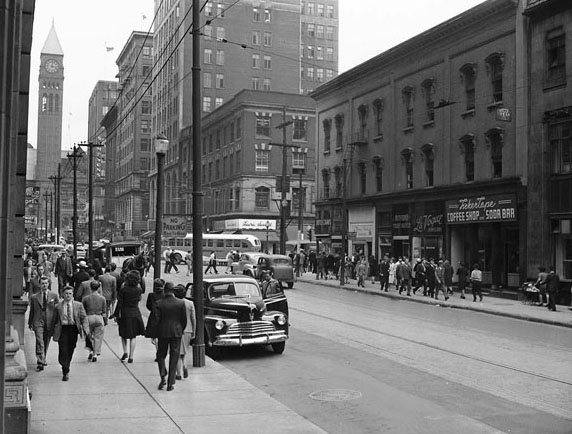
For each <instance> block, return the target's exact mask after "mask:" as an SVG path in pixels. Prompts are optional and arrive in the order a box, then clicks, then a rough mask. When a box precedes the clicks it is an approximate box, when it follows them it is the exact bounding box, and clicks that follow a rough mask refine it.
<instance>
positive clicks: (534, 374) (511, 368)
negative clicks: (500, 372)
mask: <svg viewBox="0 0 572 434" xmlns="http://www.w3.org/2000/svg"><path fill="white" fill-rule="evenodd" d="M290 310H291V311H293V310H294V311H298V312H302V313H306V314H309V315H312V316H316V317H320V318H324V319H328V320H330V321H334V322H336V323H339V324H343V325H346V326H351V327H357V328H360V329H362V330H366V331H368V332H372V333H374V334H378V335H382V336H387V337H390V338H393V339H397V340H401V341H404V342H407V343H410V344H415V345H419V346H422V347H425V348H430V349H433V350H437V351H441V352H443V353H446V354H450V355H454V356H457V357H463V358H465V359H468V360H472V361H475V362H480V363H484V364H487V365H491V366H496V367H499V368H503V369H506V370H509V371H513V372H518V373H521V374H526V375H529V376H532V377H536V378H541V379H544V380H548V381H552V382H555V383H560V384H565V385H567V386H572V382H570V381H566V380H561V379H559V378H555V377H551V376H548V375H544V374H540V373H538V372H533V371H529V370H526V369H522V368H517V367H514V366H510V365H506V364H504V363H499V362H495V361H492V360H487V359H484V358H482V357H477V356H474V355H469V354H463V353H461V352H458V351H455V350H450V349H446V348H442V347H439V346H437V345H434V344H430V343H427V342H422V341H417V340H415V339H411V338H406V337H403V336H399V335H396V334H393V333H388V332H384V331H380V330H376V329H373V328H370V327H366V326H363V325H360V324H355V323H352V322H349V321H344V320H341V319H337V318H331V317H329V316H327V315H321V314H319V313H316V312H314V311H308V310H304V309H300V308H295V307H292V306H290ZM354 341H355V340H354ZM355 342H357V343H359V344H364V343H363V342H359V341H355ZM366 345H368V344H366ZM375 348H377V347H375ZM377 349H379V350H383V349H382V348H377ZM386 352H387V351H386Z"/></svg>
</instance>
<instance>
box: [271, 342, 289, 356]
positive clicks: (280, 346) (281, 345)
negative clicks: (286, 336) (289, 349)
mask: <svg viewBox="0 0 572 434" xmlns="http://www.w3.org/2000/svg"><path fill="white" fill-rule="evenodd" d="M285 348H286V342H276V343H275V344H272V351H274V352H275V353H276V354H282V353H283V352H284V349H285Z"/></svg>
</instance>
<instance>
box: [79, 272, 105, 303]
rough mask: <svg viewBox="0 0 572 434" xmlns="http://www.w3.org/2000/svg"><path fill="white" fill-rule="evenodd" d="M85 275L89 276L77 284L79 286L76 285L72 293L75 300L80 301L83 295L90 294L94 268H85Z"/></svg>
mask: <svg viewBox="0 0 572 434" xmlns="http://www.w3.org/2000/svg"><path fill="white" fill-rule="evenodd" d="M86 271H87V275H88V276H89V278H88V279H87V280H84V281H83V282H81V283H80V284H79V286H78V287H77V291H76V293H75V294H74V299H75V301H80V302H81V301H82V300H83V298H84V297H86V296H88V295H90V294H91V282H93V281H94V280H95V274H96V273H95V270H94V269H93V268H88V269H87V270H86ZM99 292H100V295H101V290H100V291H99Z"/></svg>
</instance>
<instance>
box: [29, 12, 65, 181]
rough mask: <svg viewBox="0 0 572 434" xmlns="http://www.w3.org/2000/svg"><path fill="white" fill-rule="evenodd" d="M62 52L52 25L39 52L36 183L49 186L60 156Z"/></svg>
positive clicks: (62, 94) (62, 79)
mask: <svg viewBox="0 0 572 434" xmlns="http://www.w3.org/2000/svg"><path fill="white" fill-rule="evenodd" d="M63 58H64V52H63V50H62V47H61V45H60V41H59V39H58V35H57V34H56V29H55V27H54V25H53V23H52V28H51V29H50V33H49V34H48V37H47V39H46V42H45V43H44V47H43V48H42V51H41V53H40V74H39V76H38V80H39V92H38V141H37V147H38V153H37V167H36V181H38V182H39V183H40V184H45V183H50V180H49V177H50V176H53V175H56V174H57V170H58V163H59V162H60V160H61V154H62V110H63V96H64V66H63Z"/></svg>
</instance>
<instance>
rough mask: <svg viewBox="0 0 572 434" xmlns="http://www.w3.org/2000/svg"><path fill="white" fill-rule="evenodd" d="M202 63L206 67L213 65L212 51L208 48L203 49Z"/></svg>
mask: <svg viewBox="0 0 572 434" xmlns="http://www.w3.org/2000/svg"><path fill="white" fill-rule="evenodd" d="M204 62H205V64H207V65H210V64H211V63H213V50H211V49H210V48H205V51H204Z"/></svg>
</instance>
